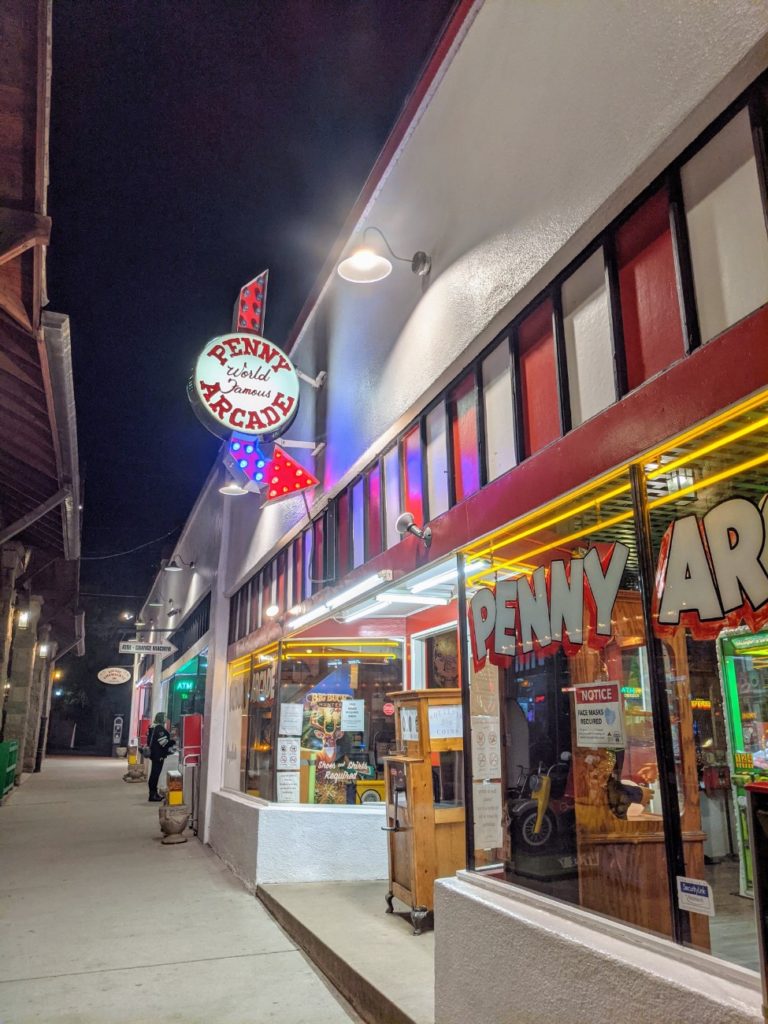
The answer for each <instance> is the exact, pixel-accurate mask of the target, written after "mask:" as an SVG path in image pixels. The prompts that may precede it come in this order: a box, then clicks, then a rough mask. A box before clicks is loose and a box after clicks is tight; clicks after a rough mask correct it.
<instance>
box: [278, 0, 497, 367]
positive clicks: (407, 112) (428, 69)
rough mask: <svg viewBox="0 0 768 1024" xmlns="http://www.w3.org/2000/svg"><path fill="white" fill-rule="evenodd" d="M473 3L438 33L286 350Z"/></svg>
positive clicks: (466, 2)
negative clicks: (429, 54)
mask: <svg viewBox="0 0 768 1024" xmlns="http://www.w3.org/2000/svg"><path fill="white" fill-rule="evenodd" d="M476 3H477V0H457V3H456V6H455V8H454V10H453V13H452V14H451V15H450V17H449V18H448V20H447V22H446V24H445V27H444V28H443V31H442V33H441V35H440V36H439V38H438V40H437V42H436V43H435V47H434V49H433V51H432V55H431V56H430V57H429V58H428V60H427V63H426V65H425V67H424V70H423V71H422V73H421V75H420V76H419V78H418V81H417V82H416V84H415V86H414V87H413V90H412V91H411V93H410V95H409V96H408V98H407V99H406V101H405V104H404V105H403V109H402V110H401V111H400V115H399V116H398V118H397V120H396V121H395V124H394V127H393V128H392V131H391V132H390V133H389V135H388V136H387V140H386V142H385V143H384V146H383V147H382V150H381V152H380V153H379V155H378V157H377V158H376V163H375V164H374V165H373V168H372V169H371V172H370V174H369V175H368V177H367V178H366V179H365V183H364V185H363V187H362V189H361V190H360V194H359V195H358V197H357V199H356V201H355V205H354V206H353V207H352V209H351V210H350V212H349V215H348V217H347V219H346V220H345V221H344V226H343V227H342V229H341V233H340V234H339V236H338V238H337V239H336V241H335V242H334V245H333V248H332V249H331V251H330V253H329V255H328V257H327V259H326V261H325V263H324V264H323V268H322V270H321V271H320V274H319V276H318V278H317V280H316V281H315V284H314V285H313V287H312V291H311V292H310V293H309V295H308V296H307V300H306V302H305V303H304V305H303V306H302V308H301V312H300V313H299V315H298V317H297V319H296V323H295V324H294V325H293V328H292V330H291V333H290V334H289V336H288V341H287V343H286V346H285V350H286V352H288V353H289V354H290V353H291V352H292V350H293V347H294V345H295V344H296V342H297V341H298V338H299V335H300V334H301V332H302V330H303V329H304V325H305V323H306V322H307V320H309V317H310V315H311V313H312V310H313V309H314V308H315V305H316V304H317V302H318V300H319V298H320V296H321V294H322V291H323V289H324V288H325V285H326V282H327V281H328V278H329V277H331V275H332V274H334V273H335V272H336V265H337V263H338V262H339V260H340V259H341V255H342V253H343V252H344V249H345V248H346V246H347V244H348V242H349V239H350V236H351V235H352V233H353V232H354V230H355V227H356V226H357V223H358V221H359V220H360V218H361V217H362V215H363V211H364V210H365V208H366V206H367V205H368V203H369V202H370V200H371V197H372V196H373V194H374V192H375V191H376V189H377V188H378V186H379V184H380V182H381V179H382V178H383V177H384V173H385V172H386V169H387V167H388V166H389V164H390V161H391V160H392V158H393V157H394V155H395V153H396V152H397V149H398V147H399V145H400V143H401V142H402V141H403V139H404V138H405V136H406V134H407V133H408V130H409V129H410V127H411V124H412V122H413V119H414V117H415V116H416V114H417V112H418V110H419V107H420V106H421V103H422V101H423V100H424V97H425V96H426V95H427V93H428V91H429V89H430V87H431V86H432V83H433V82H434V80H435V77H436V76H437V73H438V72H439V70H440V68H441V67H442V65H443V62H444V61H445V59H446V57H447V56H448V53H449V52H450V49H451V47H452V46H453V44H454V42H455V41H456V37H457V36H458V34H459V32H460V31H461V29H462V26H463V25H464V22H465V21H466V20H467V17H468V16H469V13H470V11H471V10H472V8H473V7H475V5H476Z"/></svg>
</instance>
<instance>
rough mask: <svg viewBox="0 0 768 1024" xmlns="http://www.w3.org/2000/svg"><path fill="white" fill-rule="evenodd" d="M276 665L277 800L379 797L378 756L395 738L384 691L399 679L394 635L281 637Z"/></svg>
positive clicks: (353, 800) (399, 649) (330, 800)
mask: <svg viewBox="0 0 768 1024" xmlns="http://www.w3.org/2000/svg"><path fill="white" fill-rule="evenodd" d="M279 671H280V713H279V721H278V730H277V731H278V737H277V741H276V742H277V783H276V787H277V788H276V799H277V800H278V802H281V803H309V804H360V803H368V802H370V801H376V800H381V799H383V794H384V778H383V769H384V763H383V758H384V756H385V755H386V754H387V753H389V751H390V749H391V747H392V745H393V743H394V738H395V726H394V721H393V717H392V710H391V706H390V705H389V702H388V699H387V694H388V693H391V692H393V691H396V690H400V689H402V685H403V684H402V671H403V666H402V644H401V643H400V641H398V640H389V639H380V640H378V639H359V640H357V639H351V640H333V639H314V638H312V639H309V638H308V639H306V640H289V641H286V642H284V643H283V644H282V645H281V654H280V670H279Z"/></svg>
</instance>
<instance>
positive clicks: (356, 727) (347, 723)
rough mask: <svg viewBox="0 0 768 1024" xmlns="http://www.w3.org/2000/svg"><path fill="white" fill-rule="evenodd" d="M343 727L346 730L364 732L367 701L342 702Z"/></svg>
mask: <svg viewBox="0 0 768 1024" xmlns="http://www.w3.org/2000/svg"><path fill="white" fill-rule="evenodd" d="M341 728H342V730H343V731H344V732H363V730H364V729H365V701H364V700H344V701H342V702H341Z"/></svg>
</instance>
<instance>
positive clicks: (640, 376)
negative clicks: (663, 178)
mask: <svg viewBox="0 0 768 1024" xmlns="http://www.w3.org/2000/svg"><path fill="white" fill-rule="evenodd" d="M616 256H617V259H618V264H619V293H620V296H621V321H622V330H623V336H624V353H625V358H626V362H627V387H628V389H629V390H630V391H631V390H632V389H633V388H636V387H639V386H640V384H642V383H643V382H644V381H646V380H648V379H649V378H651V377H653V376H654V374H656V373H659V372H660V371H661V370H664V369H665V368H666V367H667V366H669V365H670V363H673V362H675V360H676V359H680V358H681V356H682V355H683V327H682V323H681V321H680V301H679V299H678V295H677V279H676V274H675V255H674V249H673V245H672V232H671V229H670V225H669V196H668V194H667V190H666V189H661V190H660V191H659V192H657V193H655V195H653V196H651V198H650V199H648V200H647V201H646V202H645V203H643V205H642V206H641V207H640V209H639V210H637V212H636V213H634V214H633V215H632V216H631V217H630V218H629V219H628V220H627V221H625V223H624V224H622V225H621V227H620V228H619V229H618V231H617V232H616Z"/></svg>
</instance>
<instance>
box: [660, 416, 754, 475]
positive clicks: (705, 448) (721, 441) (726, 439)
mask: <svg viewBox="0 0 768 1024" xmlns="http://www.w3.org/2000/svg"><path fill="white" fill-rule="evenodd" d="M765 426H768V416H763V417H762V418H761V419H759V420H755V422H754V423H748V424H747V425H746V426H744V427H740V428H739V429H738V430H734V431H732V432H731V433H730V434H725V435H724V436H723V437H721V438H718V439H717V440H716V441H711V442H710V443H709V444H705V445H702V446H701V448H697V449H696V450H695V451H692V452H689V453H688V454H687V455H681V456H680V458H679V459H675V460H674V461H673V462H667V463H665V464H664V465H663V466H659V467H658V469H654V470H651V471H650V472H648V473H646V474H645V475H646V477H647V478H648V479H649V480H655V479H656V478H657V477H660V476H664V474H665V473H671V472H672V470H673V469H677V468H678V467H679V466H684V465H685V464H686V463H687V462H692V461H693V460H694V459H698V458H699V457H700V456H702V455H707V454H708V453H709V452H713V451H716V450H717V449H718V448H722V447H724V446H725V445H727V444H730V443H731V441H737V440H738V439H739V438H740V437H746V436H747V434H753V433H754V432H755V431H756V430H759V429H760V428H761V427H765ZM668 447H675V445H668ZM644 461H645V460H644ZM650 461H651V462H652V461H653V459H651V460H650Z"/></svg>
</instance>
